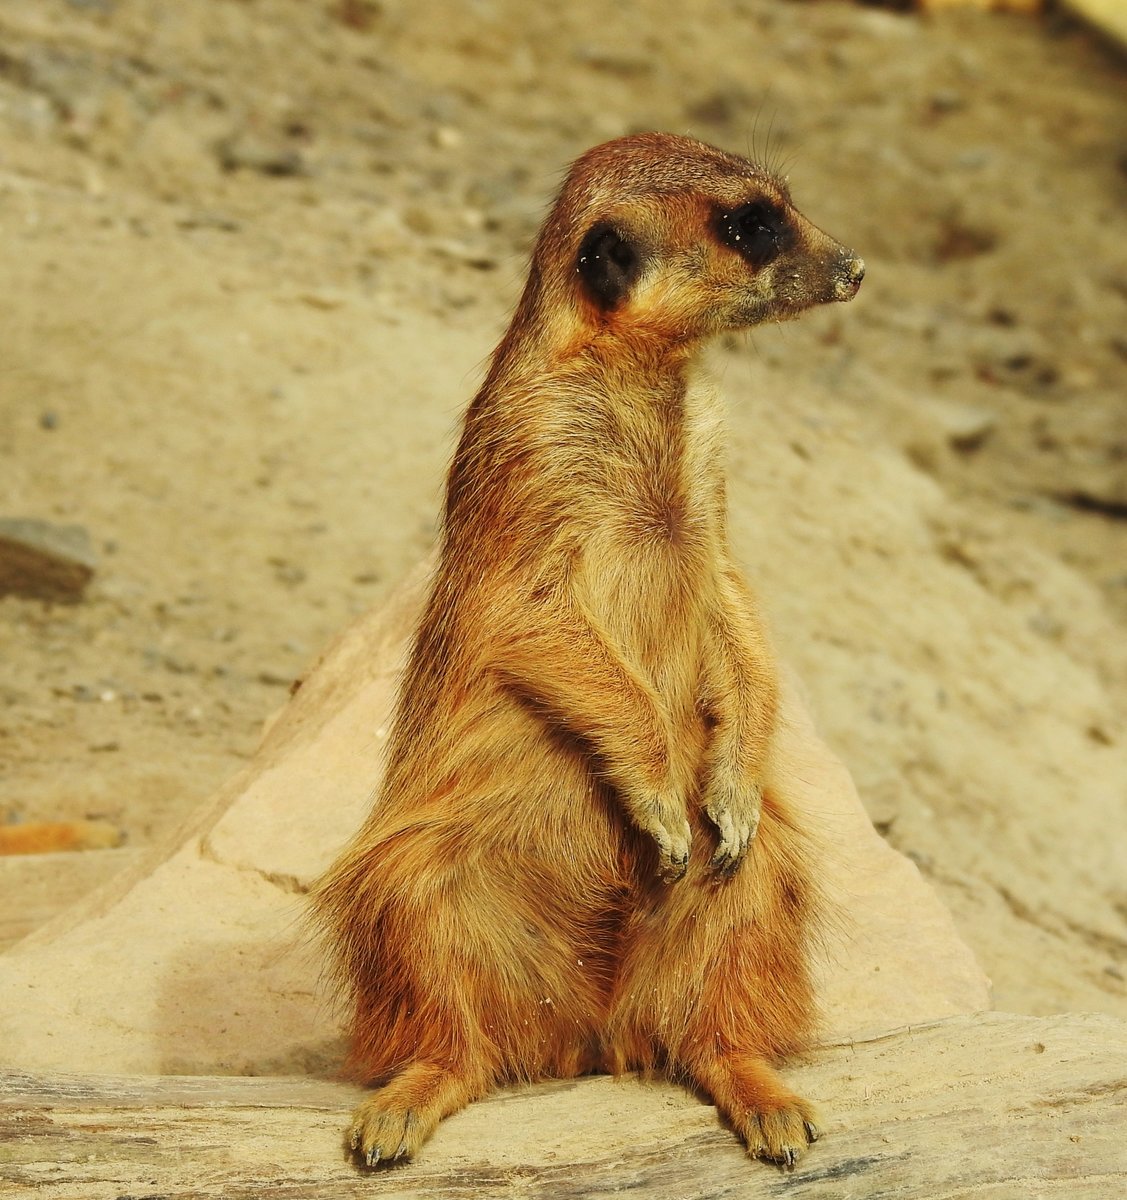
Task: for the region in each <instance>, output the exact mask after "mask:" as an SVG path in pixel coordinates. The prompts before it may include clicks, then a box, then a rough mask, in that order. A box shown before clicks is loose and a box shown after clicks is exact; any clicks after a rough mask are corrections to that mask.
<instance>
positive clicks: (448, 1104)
mask: <svg viewBox="0 0 1127 1200" xmlns="http://www.w3.org/2000/svg"><path fill="white" fill-rule="evenodd" d="M481 1092H482V1089H480V1088H476V1087H474V1086H473V1083H472V1082H471V1080H470V1079H469V1078H468V1076H466V1075H465V1074H460V1073H458V1072H457V1071H452V1070H449V1069H446V1068H443V1067H439V1066H436V1065H434V1064H432V1063H422V1062H419V1063H412V1064H411V1065H410V1066H409V1067H406V1068H405V1069H404V1070H402V1071H401V1072H400V1073H399V1074H398V1075H396V1076H395V1077H394V1078H393V1079H392V1080H391V1081H390V1082H389V1083H387V1084H386V1085H385V1086H384V1087H382V1088H380V1089H379V1091H377V1092H376V1093H374V1094H373V1095H371V1096H369V1097H368V1098H367V1099H366V1100H364V1101H363V1102H362V1103H361V1104H360V1105H359V1106H358V1107H357V1109H356V1111H355V1112H354V1113H353V1116H352V1124H351V1126H350V1127H349V1130H348V1135H347V1141H348V1146H349V1149H351V1150H353V1151H355V1152H356V1154H358V1155H359V1157H360V1159H361V1160H362V1161H363V1162H364V1164H365V1165H366V1166H369V1167H375V1166H378V1165H379V1164H380V1163H386V1162H393V1161H395V1160H397V1159H408V1158H412V1157H413V1156H414V1154H415V1152H416V1151H417V1150H418V1149H419V1147H420V1146H421V1145H422V1144H423V1142H425V1141H426V1140H427V1138H429V1137H430V1135H431V1134H432V1133H433V1132H434V1131H435V1128H436V1127H437V1125H438V1123H439V1121H441V1120H442V1118H443V1117H446V1116H449V1115H450V1114H451V1113H453V1112H457V1110H458V1109H460V1108H462V1107H464V1106H465V1105H466V1104H468V1103H469V1102H470V1101H471V1100H473V1099H475V1098H476V1097H477V1096H479V1095H480V1094H481Z"/></svg>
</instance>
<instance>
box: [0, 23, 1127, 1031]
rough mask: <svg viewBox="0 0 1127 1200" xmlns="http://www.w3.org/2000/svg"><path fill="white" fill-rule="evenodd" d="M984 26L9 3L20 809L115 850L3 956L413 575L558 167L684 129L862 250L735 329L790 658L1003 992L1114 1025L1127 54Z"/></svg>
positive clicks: (2, 677) (1126, 883) (7, 209)
mask: <svg viewBox="0 0 1127 1200" xmlns="http://www.w3.org/2000/svg"><path fill="white" fill-rule="evenodd" d="M1112 7H1114V5H1113V6H1112ZM1001 9H1002V11H994V10H992V9H990V8H989V6H987V7H983V6H981V5H966V6H964V5H960V4H952V3H950V0H948V2H947V3H945V4H943V5H940V6H937V7H934V8H926V9H924V10H923V11H921V10H919V9H918V8H916V7H914V6H911V5H894V6H888V7H880V6H875V7H874V6H867V5H861V4H853V3H837V2H834V3H830V2H827V3H817V2H813V0H807V2H799V0H727V2H720V0H701V2H700V3H696V4H693V5H685V4H681V3H677V4H674V3H666V2H662V0H639V2H637V3H620V4H607V3H605V0H602V2H598V3H596V2H595V0H561V2H560V3H557V4H551V5H532V4H527V3H522V2H519V0H461V2H459V3H439V2H432V3H426V2H416V3H406V2H403V0H2V2H0V236H2V244H3V247H4V251H3V254H0V593H2V594H0V831H6V832H7V833H8V834H10V835H13V844H16V842H17V841H18V838H15V834H18V832H19V831H20V830H21V829H22V830H25V831H26V830H28V829H30V828H32V827H33V826H34V824H35V823H36V822H54V823H61V825H57V826H56V829H68V830H70V834H71V836H72V837H73V840H74V842H75V844H76V845H78V846H88V847H93V846H97V847H100V848H98V849H93V848H90V849H86V850H85V851H81V852H76V853H72V854H69V855H60V854H40V855H26V854H25V855H19V856H14V855H9V856H6V857H4V858H2V859H0V944H2V943H4V942H8V943H10V942H11V941H13V940H14V939H15V938H16V937H18V936H20V935H22V934H23V933H25V932H27V931H28V930H29V929H31V928H33V927H34V926H35V925H36V924H37V923H39V922H40V921H42V920H45V919H46V918H47V917H49V916H50V915H51V914H52V913H53V912H55V911H57V909H58V908H59V907H60V906H61V905H62V904H64V903H66V902H68V901H69V900H71V899H73V898H74V897H75V896H76V895H78V894H80V893H81V891H82V890H83V889H85V888H88V887H91V886H93V885H95V884H96V883H98V882H99V881H101V880H102V879H104V878H106V877H108V876H109V875H110V874H112V873H113V872H114V871H116V870H119V869H121V867H122V866H123V865H125V864H127V863H128V862H130V861H133V859H134V858H135V857H136V856H137V855H138V854H139V853H140V852H141V851H142V849H143V848H144V847H145V846H148V845H151V844H153V843H156V842H159V841H161V840H162V839H164V838H167V837H169V836H171V835H172V833H173V831H174V830H175V829H176V827H177V826H178V824H179V823H180V822H181V821H182V820H183V819H184V818H185V816H186V815H187V814H188V813H190V812H191V811H192V809H193V808H194V807H195V806H196V805H198V804H199V803H200V802H202V801H204V800H205V799H206V798H207V797H208V795H209V794H210V793H211V792H212V791H213V790H214V789H215V788H216V787H217V786H218V785H219V784H220V783H222V782H223V781H224V780H225V779H226V778H227V777H228V776H230V775H231V774H232V773H233V772H234V771H235V770H237V769H238V768H239V767H240V766H241V765H242V764H243V763H244V762H245V761H246V760H247V759H248V757H249V756H250V755H251V754H252V753H253V750H254V748H255V745H256V743H257V740H258V736H259V732H260V729H261V726H262V722H263V720H264V719H265V718H266V717H267V716H268V715H269V714H270V713H271V712H272V711H274V710H275V709H276V708H277V707H278V706H280V705H281V704H283V703H284V702H285V700H286V697H287V689H288V688H289V687H290V686H291V684H292V682H293V681H294V680H295V679H297V678H300V677H301V675H302V674H303V672H304V671H305V670H306V669H307V668H308V665H309V664H310V662H311V661H312V660H313V659H314V658H315V656H316V655H317V653H318V652H319V650H320V649H321V648H322V647H323V645H324V644H325V643H326V642H327V640H328V639H330V638H331V637H332V636H333V634H334V633H335V632H337V631H338V630H339V629H341V628H342V627H343V626H344V625H345V624H346V623H347V622H348V621H349V620H350V619H351V618H352V617H354V616H355V615H356V614H358V613H361V612H364V611H366V610H367V609H368V608H370V607H371V606H373V605H376V604H379V603H380V602H381V601H382V600H383V598H384V597H386V596H387V595H388V594H389V592H390V590H391V589H392V588H393V587H394V586H395V584H396V582H397V580H398V579H400V578H401V577H402V576H403V574H404V573H405V572H406V571H407V570H408V569H409V568H410V567H411V566H412V565H413V564H414V563H415V562H416V561H417V560H418V559H420V558H421V557H422V556H423V555H425V554H426V553H427V551H428V550H429V549H430V548H431V546H432V545H433V540H434V533H435V526H436V518H437V513H438V504H439V497H440V490H441V485H442V476H443V471H444V468H445V464H446V462H447V460H448V457H449V454H450V453H451V450H452V448H453V440H454V437H455V435H456V430H457V425H458V420H459V416H460V413H461V411H462V409H463V408H464V406H465V404H466V402H467V401H468V400H469V398H470V396H471V395H472V393H473V390H474V388H475V386H476V384H477V382H478V381H479V379H480V377H481V374H482V370H483V366H484V363H485V361H486V360H487V357H488V354H489V352H490V350H491V348H492V346H493V345H494V344H495V343H496V341H497V340H498V338H499V336H500V334H501V333H502V332H503V329H504V327H505V323H506V320H507V314H508V313H509V311H510V310H511V307H512V305H513V304H514V302H515V300H516V297H517V295H518V293H519V289H520V287H521V284H522V281H523V272H524V266H525V261H526V255H527V252H528V249H529V247H530V244H531V240H532V238H533V236H534V234H535V231H536V229H537V226H538V224H539V221H540V218H541V216H542V214H543V213H544V211H545V209H546V208H547V206H548V205H549V203H550V201H551V197H552V194H553V191H554V189H555V188H556V187H557V186H558V183H559V180H560V179H561V177H562V174H563V172H564V170H565V169H566V165H567V163H568V162H569V160H570V159H572V158H573V157H575V156H576V155H577V154H579V153H580V152H582V151H583V150H584V149H585V148H587V147H588V146H589V145H591V144H593V143H596V142H599V141H603V140H605V139H608V138H611V137H614V136H616V135H619V134H622V133H626V132H630V131H634V130H640V129H664V130H671V131H674V132H680V133H689V134H693V135H695V136H698V137H700V138H703V139H704V140H707V141H710V142H714V143H716V144H718V145H721V146H724V147H725V148H727V149H730V150H734V151H737V152H739V153H745V154H751V155H755V156H759V157H762V158H764V159H765V160H767V161H769V162H770V163H772V164H773V165H774V166H775V167H776V169H778V170H780V171H781V172H783V173H785V174H786V175H787V176H788V177H789V180H790V186H791V188H792V191H793V193H794V196H795V198H796V201H797V203H798V205H799V206H800V207H801V208H802V209H803V211H804V212H805V213H806V214H807V215H808V216H809V217H810V218H811V219H812V220H813V221H815V223H817V224H819V225H821V226H823V227H824V228H825V229H826V230H827V231H829V232H830V233H831V234H833V235H834V236H835V237H836V238H838V239H839V240H841V241H843V242H846V243H847V244H849V245H851V246H853V247H855V248H856V249H857V251H858V252H859V253H861V254H862V255H863V257H864V258H865V260H866V262H867V265H868V276H867V278H866V281H865V285H864V287H863V288H862V291H861V293H860V296H859V297H858V299H857V300H856V301H855V302H854V303H853V304H851V305H849V306H835V307H834V308H833V309H832V310H831V309H827V310H824V311H819V312H816V313H813V314H810V315H809V316H808V317H807V318H805V319H804V320H803V321H802V322H800V323H797V324H794V325H788V326H785V327H779V328H774V327H772V328H764V329H759V330H755V331H753V332H752V333H751V334H749V335H746V336H740V337H733V338H729V339H728V340H726V341H725V342H724V343H722V344H720V345H717V346H716V347H714V349H713V351H712V354H711V365H712V367H713V369H714V371H715V373H716V374H717V376H718V377H719V378H720V380H721V387H722V389H723V391H724V394H725V397H726V400H727V404H728V408H729V412H730V425H731V463H732V474H733V481H732V488H731V503H732V509H733V513H732V522H733V536H734V539H735V543H736V549H737V551H738V553H739V556H740V558H741V560H742V561H743V563H744V565H745V567H746V569H747V571H748V574H749V575H750V577H751V578H752V580H753V581H754V582H755V583H756V585H757V586H758V589H759V591H760V592H761V594H762V596H763V600H764V604H765V606H766V608H767V610H768V612H769V614H770V618H771V621H772V624H773V627H774V631H775V637H776V641H777V643H778V646H779V650H780V653H781V654H782V656H783V657H784V658H785V659H787V660H788V661H789V662H790V663H791V664H792V665H793V666H794V667H796V668H797V670H798V671H799V673H800V675H801V676H802V678H803V681H804V683H805V686H806V689H807V692H808V695H809V699H810V703H811V706H812V708H813V711H814V713H815V717H816V720H817V721H818V724H819V726H820V728H821V729H822V731H823V732H824V734H825V736H826V738H827V739H828V740H829V742H830V743H831V744H832V745H833V747H834V748H835V750H836V751H837V752H838V753H839V754H840V755H841V756H842V758H843V759H844V760H845V762H846V763H847V764H848V766H849V768H850V769H851V771H852V772H853V775H854V778H855V779H856V781H857V784H858V787H859V789H860V791H861V795H862V799H863V800H864V802H865V804H866V806H867V807H868V809H869V812H870V814H871V815H872V817H873V820H874V822H875V823H876V825H877V827H878V829H879V830H880V831H881V832H882V833H883V834H884V835H885V836H886V837H887V838H888V839H889V840H890V841H891V842H892V843H893V844H894V845H895V846H897V847H898V848H900V849H901V850H903V851H904V852H905V853H907V854H909V855H910V856H911V857H912V858H913V859H914V860H915V861H916V862H917V864H918V865H919V867H920V869H921V870H922V871H923V873H924V874H925V876H927V877H928V878H929V879H931V880H932V882H933V883H934V884H935V886H936V887H937V888H938V889H939V890H940V892H941V894H942V895H943V897H944V899H945V900H946V901H947V903H948V904H949V905H950V906H951V907H952V909H953V911H954V912H955V915H956V918H957V920H958V922H959V925H960V929H961V930H962V932H963V934H964V936H965V937H966V938H967V940H968V941H969V942H970V943H971V945H972V946H973V947H974V949H975V950H976V952H977V953H978V954H979V957H980V959H981V960H982V962H983V965H984V966H985V967H986V969H987V971H988V972H989V973H990V974H991V976H992V977H993V979H994V982H995V987H996V1000H997V1003H998V1005H999V1007H1003V1008H1011V1009H1016V1010H1019V1011H1026V1012H1033V1013H1044V1012H1052V1011H1058V1010H1061V1009H1066V1008H1072V1009H1077V1008H1084V1009H1100V1010H1104V1011H1109V1012H1115V1013H1118V1014H1120V1015H1127V983H1125V980H1127V822H1125V821H1124V812H1125V805H1127V734H1125V729H1124V711H1125V708H1124V698H1125V696H1127V638H1125V637H1124V627H1125V623H1127V218H1125V214H1127V203H1125V201H1127V68H1125V58H1124V56H1123V52H1122V50H1121V49H1117V46H1116V43H1115V41H1114V39H1113V38H1109V37H1107V36H1106V35H1105V34H1101V33H1100V32H1098V31H1096V30H1095V29H1093V28H1092V27H1090V26H1088V25H1085V24H1083V23H1081V22H1080V21H1079V20H1078V19H1077V18H1076V16H1075V14H1074V12H1073V11H1072V10H1067V9H1064V8H1061V7H1058V6H1052V7H1051V8H1049V9H1048V10H1047V11H1046V10H1045V9H1044V6H1041V5H1038V4H1036V3H1031V2H1028V0H1026V2H1020V0H1018V2H1015V3H1013V4H1010V5H1009V6H1008V9H1007V6H1004V5H1003V6H1001ZM83 822H84V824H83ZM63 840H65V838H64V837H63V835H61V834H59V835H57V836H56V837H55V838H54V840H52V837H51V836H47V837H46V839H45V840H44V841H42V842H41V843H39V844H38V845H37V847H36V848H39V849H56V848H57V847H58V846H59V845H61V844H62V841H63ZM22 848H23V849H28V848H30V846H29V844H24V845H23V846H22Z"/></svg>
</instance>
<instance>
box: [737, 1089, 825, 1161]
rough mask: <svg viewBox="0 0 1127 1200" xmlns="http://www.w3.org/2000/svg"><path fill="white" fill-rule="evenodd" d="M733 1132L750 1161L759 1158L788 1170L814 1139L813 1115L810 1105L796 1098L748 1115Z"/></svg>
mask: <svg viewBox="0 0 1127 1200" xmlns="http://www.w3.org/2000/svg"><path fill="white" fill-rule="evenodd" d="M736 1132H737V1133H738V1134H739V1135H740V1137H741V1138H742V1139H743V1140H744V1142H745V1143H746V1145H747V1152H748V1154H750V1155H751V1157H752V1158H762V1159H765V1160H767V1161H768V1162H773V1163H778V1164H779V1166H781V1167H784V1168H785V1169H787V1170H790V1169H792V1168H793V1167H794V1166H795V1164H796V1163H797V1162H798V1160H799V1159H800V1158H801V1157H802V1156H803V1155H804V1154H805V1153H806V1150H807V1147H808V1146H809V1145H810V1144H811V1143H812V1142H816V1141H817V1140H818V1126H817V1124H816V1114H815V1112H814V1108H813V1106H812V1105H810V1104H808V1103H807V1102H806V1101H805V1100H800V1099H799V1098H798V1097H797V1096H795V1097H794V1098H793V1100H792V1101H791V1102H790V1103H788V1104H784V1105H781V1106H780V1107H778V1108H773V1109H769V1110H767V1111H761V1112H752V1113H748V1114H747V1116H746V1118H745V1119H744V1120H743V1121H742V1122H737V1123H736Z"/></svg>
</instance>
